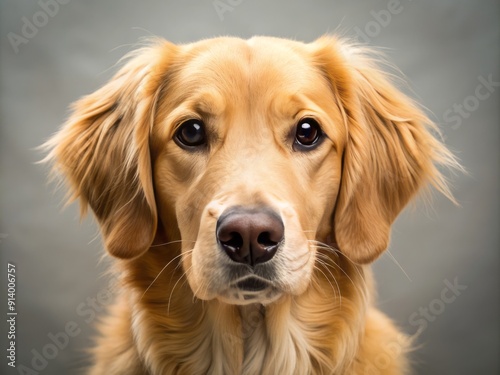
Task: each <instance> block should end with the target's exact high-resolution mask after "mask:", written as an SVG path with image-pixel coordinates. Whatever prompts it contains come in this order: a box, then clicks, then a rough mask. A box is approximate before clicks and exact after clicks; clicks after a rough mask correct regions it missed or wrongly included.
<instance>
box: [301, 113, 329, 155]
mask: <svg viewBox="0 0 500 375" xmlns="http://www.w3.org/2000/svg"><path fill="white" fill-rule="evenodd" d="M322 135H323V131H322V130H321V127H320V126H319V124H318V122H317V121H316V120H315V119H313V118H309V117H307V118H303V119H302V120H300V121H299V123H298V124H297V129H296V131H295V145H296V146H299V147H301V148H302V149H304V148H311V147H313V146H316V145H317V144H318V142H319V140H320V139H321V137H322Z"/></svg>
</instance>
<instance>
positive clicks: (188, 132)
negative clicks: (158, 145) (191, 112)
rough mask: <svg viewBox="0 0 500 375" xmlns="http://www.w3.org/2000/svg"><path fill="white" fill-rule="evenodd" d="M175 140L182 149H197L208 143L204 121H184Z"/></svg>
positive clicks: (176, 133)
mask: <svg viewBox="0 0 500 375" xmlns="http://www.w3.org/2000/svg"><path fill="white" fill-rule="evenodd" d="M174 140H175V141H176V143H177V144H178V145H179V146H181V147H197V146H201V145H204V144H205V143H206V142H207V135H206V133H205V125H204V124H203V121H201V120H198V119H191V120H187V121H184V122H183V123H182V124H181V126H179V128H178V129H177V131H176V132H175V136H174Z"/></svg>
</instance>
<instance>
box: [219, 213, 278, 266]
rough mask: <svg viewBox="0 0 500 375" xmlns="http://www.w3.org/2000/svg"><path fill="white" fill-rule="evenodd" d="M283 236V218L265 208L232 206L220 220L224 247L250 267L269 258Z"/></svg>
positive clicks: (222, 245)
mask: <svg viewBox="0 0 500 375" xmlns="http://www.w3.org/2000/svg"><path fill="white" fill-rule="evenodd" d="M283 236H284V227H283V221H282V220H281V218H280V217H279V216H278V215H277V214H276V213H275V212H273V211H271V210H269V209H266V208H261V209H246V208H242V207H233V208H229V209H228V210H226V211H225V212H224V213H223V214H222V215H221V216H220V218H219V220H218V221H217V240H218V241H219V244H220V246H221V248H222V249H223V250H224V251H225V252H226V254H227V255H229V257H230V258H231V259H232V260H233V261H235V262H238V263H244V264H248V265H250V266H255V265H256V264H259V263H264V262H267V261H268V260H270V259H271V258H272V257H273V256H274V254H276V250H278V247H279V245H280V243H281V242H282V241H283Z"/></svg>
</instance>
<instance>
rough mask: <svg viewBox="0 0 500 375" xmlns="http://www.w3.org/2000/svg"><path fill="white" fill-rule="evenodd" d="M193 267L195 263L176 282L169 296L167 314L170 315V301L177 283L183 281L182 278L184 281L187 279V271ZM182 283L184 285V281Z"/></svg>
mask: <svg viewBox="0 0 500 375" xmlns="http://www.w3.org/2000/svg"><path fill="white" fill-rule="evenodd" d="M192 267H193V265H191V267H189V269H187V270H186V271H185V272H183V273H182V275H181V277H179V279H177V281H176V283H175V284H174V287H173V288H172V290H171V291H170V296H169V297H168V304H167V315H170V302H171V300H172V296H173V294H174V290H175V287H176V286H177V284H179V281H181V279H184V282H185V281H186V280H187V272H189V270H190V269H191V268H192ZM182 285H184V283H183V284H182Z"/></svg>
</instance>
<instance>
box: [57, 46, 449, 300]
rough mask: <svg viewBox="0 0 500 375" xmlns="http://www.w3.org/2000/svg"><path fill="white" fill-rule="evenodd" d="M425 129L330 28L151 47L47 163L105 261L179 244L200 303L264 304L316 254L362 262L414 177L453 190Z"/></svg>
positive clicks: (417, 114) (422, 119) (295, 289)
mask: <svg viewBox="0 0 500 375" xmlns="http://www.w3.org/2000/svg"><path fill="white" fill-rule="evenodd" d="M432 128H433V126H432V124H431V123H430V121H428V119H427V118H426V116H425V115H424V114H423V113H422V112H421V110H419V109H418V108H417V106H416V105H414V104H413V103H412V101H411V100H410V99H408V98H407V97H405V96H404V95H403V94H402V93H401V92H399V91H398V90H397V89H396V88H395V87H394V86H393V85H392V84H391V83H390V82H389V80H388V79H387V77H386V75H385V74H383V73H382V72H381V71H380V70H379V69H378V67H377V66H376V65H375V63H374V60H373V59H372V58H371V57H369V56H368V55H367V54H366V51H365V50H364V49H362V48H358V47H354V46H352V45H349V44H348V43H344V42H342V41H339V40H337V39H334V38H331V37H323V38H321V39H319V40H317V41H315V42H313V43H310V44H303V43H299V42H293V41H287V40H281V39H275V38H253V39H250V40H248V41H244V40H240V39H236V38H219V39H212V40H206V41H201V42H198V43H194V44H188V45H179V46H177V45H173V44H170V43H167V42H159V43H157V44H155V45H154V46H152V47H149V48H146V49H143V50H140V51H138V52H137V53H136V54H135V55H134V57H132V58H131V60H130V61H129V62H128V63H127V64H126V65H125V66H124V67H123V68H122V69H121V71H120V72H119V73H118V74H117V75H116V76H115V77H114V78H113V79H112V80H111V81H110V82H109V83H108V84H107V85H105V86H104V87H103V88H101V89H100V90H98V91H96V92H95V93H93V94H91V95H89V96H88V97H85V98H83V99H82V100H80V101H79V102H77V103H76V105H75V108H74V113H73V115H72V116H71V118H70V119H69V121H68V123H67V124H66V125H65V127H64V128H63V129H62V130H61V131H60V132H59V133H58V134H57V135H56V136H55V137H54V138H53V139H52V140H51V141H50V142H49V145H50V147H51V148H52V151H51V153H50V155H49V158H53V159H55V161H56V166H57V169H58V170H59V171H60V172H62V174H64V175H65V176H66V177H67V179H68V180H69V182H70V185H71V187H72V191H73V192H74V196H75V197H77V198H80V200H81V202H82V207H83V208H84V209H85V207H87V205H89V206H90V207H91V208H92V210H93V211H94V213H95V215H96V217H97V218H98V220H99V223H100V225H101V229H102V233H103V236H104V240H105V245H106V248H107V250H108V251H109V252H110V253H111V254H112V255H114V256H115V257H118V258H122V259H131V258H136V257H140V256H143V255H144V254H145V253H146V252H147V251H148V249H149V248H150V246H151V245H152V243H153V242H154V241H155V238H156V239H158V238H163V239H166V240H168V241H181V243H182V256H181V258H182V266H183V268H184V270H185V273H186V275H187V279H188V282H189V285H190V286H191V289H192V291H193V293H194V294H195V295H196V296H197V297H199V298H201V299H213V298H218V299H220V300H223V301H226V302H229V303H235V304H245V303H251V302H261V303H268V302H271V301H273V300H275V299H276V298H278V297H279V296H281V295H283V294H292V295H296V294H300V293H302V292H303V291H304V290H306V288H307V286H308V285H309V283H310V280H311V275H312V273H313V270H314V267H315V262H316V258H317V250H318V248H326V247H328V246H331V245H333V244H335V245H334V246H335V247H337V248H338V249H339V250H340V252H341V253H342V254H343V255H344V256H345V257H346V258H348V259H350V260H351V261H352V262H355V263H367V262H370V261H372V260H373V259H375V258H376V257H377V256H378V255H379V254H380V253H381V252H382V251H384V249H386V247H387V245H388V240H389V235H390V226H391V224H392V222H393V221H394V219H395V218H396V216H397V215H398V213H399V212H400V211H401V210H402V208H403V207H404V206H405V205H406V203H407V202H408V201H409V200H410V198H412V197H413V196H414V194H415V193H416V192H417V190H419V188H420V187H422V186H423V185H424V184H426V183H427V182H430V183H432V184H433V185H434V186H436V187H437V189H439V190H440V191H442V192H443V193H444V194H446V195H448V196H450V194H449V191H448V189H447V187H446V183H445V181H444V179H443V177H442V175H441V174H440V173H439V171H438V169H437V167H436V165H439V164H443V165H448V166H449V165H454V164H455V160H454V158H453V156H452V155H451V154H450V153H449V152H448V151H447V150H446V148H444V146H443V145H442V144H441V143H440V142H439V141H438V140H437V139H436V138H435V137H433V136H432V134H431V130H432ZM332 251H333V250H332Z"/></svg>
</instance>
